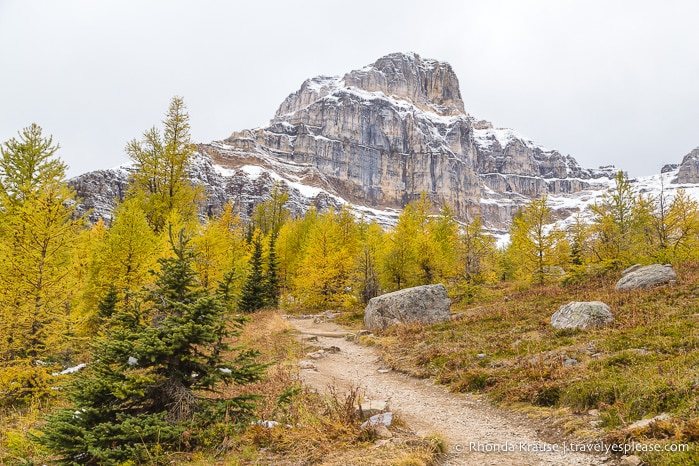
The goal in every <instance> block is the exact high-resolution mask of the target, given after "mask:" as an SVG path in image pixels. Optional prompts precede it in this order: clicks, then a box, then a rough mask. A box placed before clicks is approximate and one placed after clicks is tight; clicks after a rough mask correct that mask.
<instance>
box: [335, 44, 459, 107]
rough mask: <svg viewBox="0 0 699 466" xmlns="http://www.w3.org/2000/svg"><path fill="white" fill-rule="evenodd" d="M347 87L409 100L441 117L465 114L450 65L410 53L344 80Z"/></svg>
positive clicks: (384, 59) (386, 59) (394, 55)
mask: <svg viewBox="0 0 699 466" xmlns="http://www.w3.org/2000/svg"><path fill="white" fill-rule="evenodd" d="M343 80H344V82H345V85H346V86H354V87H357V88H359V89H363V90H365V91H369V92H383V93H384V94H385V95H387V96H393V97H396V98H399V99H404V100H408V101H410V102H411V103H413V104H414V105H415V106H417V107H419V108H422V109H425V110H430V111H433V112H435V113H438V114H441V115H455V114H459V113H465V111H464V103H463V101H462V100H461V92H460V90H459V80H458V78H457V77H456V74H455V73H454V70H452V68H451V65H450V64H449V63H446V62H440V61H437V60H432V59H424V58H421V57H420V55H418V54H416V53H413V52H409V53H391V54H389V55H386V56H384V57H381V58H379V59H378V60H376V61H375V62H374V63H373V64H372V65H370V66H367V67H365V68H363V69H361V70H355V71H350V72H349V73H347V74H346V75H345V77H344V79H343Z"/></svg>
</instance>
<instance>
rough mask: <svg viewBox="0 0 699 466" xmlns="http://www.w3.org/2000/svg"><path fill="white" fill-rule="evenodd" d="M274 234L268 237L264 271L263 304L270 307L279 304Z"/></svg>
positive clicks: (275, 239)
mask: <svg viewBox="0 0 699 466" xmlns="http://www.w3.org/2000/svg"><path fill="white" fill-rule="evenodd" d="M276 241H277V238H276V236H275V235H271V236H270V237H269V252H268V253H267V271H266V273H265V296H264V298H265V304H266V305H267V306H270V307H277V306H278V305H279V275H278V274H277V268H278V264H277V253H276V244H275V243H276Z"/></svg>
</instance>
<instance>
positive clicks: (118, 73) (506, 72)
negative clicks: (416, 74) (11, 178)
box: [0, 0, 699, 176]
mask: <svg viewBox="0 0 699 466" xmlns="http://www.w3.org/2000/svg"><path fill="white" fill-rule="evenodd" d="M698 20H699V2H695V1H672V0H664V1H663V2H659V1H631V0H629V1H610V0H606V1H595V0H584V1H559V0H552V1H521V0H512V1H497V0H495V1H493V0H488V1H486V0H481V1H468V0H467V1H464V0H462V1H436V0H431V1H429V2H428V1H426V0H422V1H406V0H403V1H379V0H368V1H366V0H354V1H352V2H342V3H340V2H329V1H327V0H325V1H288V0H287V1H266V2H260V1H257V2H252V1H251V2H238V1H223V0H221V1H215V0H197V1H194V0H192V1H177V0H157V1H156V0H150V1H136V0H118V1H111V0H108V1H97V0H83V1H79V0H61V1H56V0H44V1H39V0H0V141H6V140H7V139H9V138H10V137H12V136H14V135H16V133H17V131H18V130H20V129H21V128H23V127H25V126H27V125H29V124H30V123H32V122H36V123H38V124H39V125H41V126H42V127H43V128H44V131H45V133H46V134H52V135H53V136H54V140H55V141H58V142H59V143H60V144H61V147H62V149H61V151H60V156H61V157H62V158H63V159H64V160H65V161H66V162H67V163H68V164H69V165H70V167H71V169H70V175H76V174H79V173H82V172H84V171H88V170H93V169H98V168H108V167H112V166H115V165H118V164H120V163H122V162H125V161H126V160H127V158H126V156H125V154H124V150H123V148H124V146H125V145H126V142H127V141H128V140H130V139H132V138H134V137H139V136H140V135H141V133H142V132H143V131H144V130H146V129H148V128H150V127H151V126H153V125H156V124H158V125H159V124H160V121H161V120H162V119H163V116H164V113H165V111H166V110H167V106H168V103H169V100H170V98H171V97H172V96H174V95H182V96H183V97H184V98H185V102H186V103H187V105H188V108H189V113H190V117H191V123H192V135H193V137H194V140H195V141H196V142H210V141H212V140H216V139H223V138H225V137H227V136H228V135H229V134H230V133H231V132H232V131H234V130H241V129H245V128H253V127H257V126H261V125H263V124H266V123H267V122H268V120H269V119H270V118H271V117H272V115H273V114H274V112H275V111H276V109H277V107H278V105H279V104H280V103H281V101H282V100H283V99H284V97H286V96H287V95H288V94H290V93H291V92H294V91H295V90H296V89H298V87H299V86H300V84H301V83H302V82H303V80H304V79H306V78H309V77H312V76H316V75H319V74H326V75H328V74H329V75H337V74H344V73H345V72H346V71H349V70H351V69H356V68H359V67H362V66H364V65H366V64H369V63H372V62H374V61H375V60H376V59H377V58H379V57H381V56H383V55H385V54H387V53H391V52H398V51H406V52H407V51H414V52H417V53H418V54H420V55H422V56H423V57H428V58H435V59H439V60H443V61H447V62H449V63H451V64H452V66H453V68H454V70H455V71H456V74H457V75H458V77H459V81H460V84H461V93H462V97H463V100H464V103H465V106H466V110H467V111H468V112H469V113H470V114H472V115H473V116H475V117H477V118H481V119H487V120H490V121H492V122H493V124H494V125H495V126H496V127H509V128H513V129H515V130H517V131H519V132H520V133H522V134H524V135H526V136H528V137H530V138H531V139H533V140H535V141H536V142H538V143H540V144H542V145H544V146H546V147H548V148H551V149H557V150H559V151H561V152H562V153H564V154H571V155H573V156H574V157H576V159H577V160H578V162H579V163H580V164H581V165H582V166H585V167H596V166H599V165H606V164H615V165H616V166H617V167H620V168H623V169H625V170H627V171H628V172H629V173H630V174H631V175H632V176H640V175H649V174H652V173H657V172H659V170H660V167H661V166H662V165H663V164H664V163H670V162H675V163H678V162H680V161H681V159H682V157H683V156H684V155H685V154H686V153H688V152H689V151H690V150H691V149H693V148H694V147H697V146H699V34H697V21H698Z"/></svg>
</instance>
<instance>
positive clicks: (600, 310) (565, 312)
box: [551, 301, 614, 330]
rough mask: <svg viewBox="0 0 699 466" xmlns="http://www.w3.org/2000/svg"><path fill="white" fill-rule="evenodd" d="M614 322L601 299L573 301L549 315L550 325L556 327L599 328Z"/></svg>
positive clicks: (607, 307)
mask: <svg viewBox="0 0 699 466" xmlns="http://www.w3.org/2000/svg"><path fill="white" fill-rule="evenodd" d="M612 322H614V316H612V313H611V311H610V309H609V306H607V305H606V304H604V303H603V302H601V301H589V302H579V301H573V302H572V303H568V304H566V305H565V306H561V308H560V309H559V310H558V311H556V312H555V313H554V314H553V315H552V316H551V325H553V326H554V327H556V328H559V329H560V328H579V329H582V330H587V329H591V328H600V327H604V326H605V325H608V324H611V323H612Z"/></svg>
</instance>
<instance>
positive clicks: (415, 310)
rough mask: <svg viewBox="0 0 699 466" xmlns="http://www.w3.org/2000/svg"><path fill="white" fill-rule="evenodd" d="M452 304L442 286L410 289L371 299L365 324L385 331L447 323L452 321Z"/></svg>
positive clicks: (365, 313) (365, 312)
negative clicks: (408, 325) (413, 324)
mask: <svg viewBox="0 0 699 466" xmlns="http://www.w3.org/2000/svg"><path fill="white" fill-rule="evenodd" d="M450 305H451V299H449V298H448V297H447V289H446V288H445V287H444V285H442V284H439V285H423V286H416V287H414V288H406V289H404V290H400V291H395V292H393V293H387V294H385V295H382V296H377V297H376V298H373V299H371V301H369V305H368V306H367V307H366V309H365V311H364V325H365V326H366V327H367V328H368V329H370V330H383V329H385V328H386V327H389V326H391V325H395V324H405V323H409V322H419V323H422V324H436V323H439V322H445V321H447V320H449V306H450Z"/></svg>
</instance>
